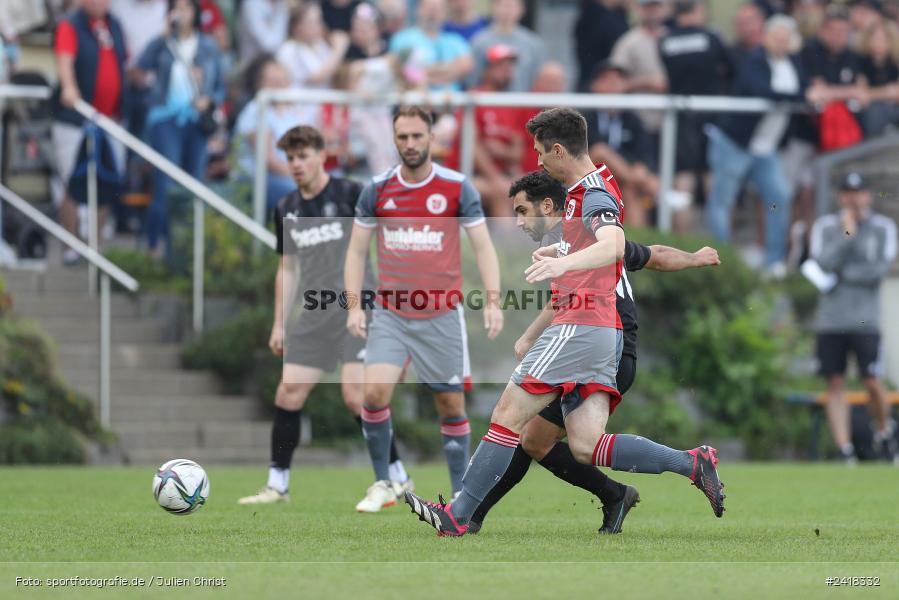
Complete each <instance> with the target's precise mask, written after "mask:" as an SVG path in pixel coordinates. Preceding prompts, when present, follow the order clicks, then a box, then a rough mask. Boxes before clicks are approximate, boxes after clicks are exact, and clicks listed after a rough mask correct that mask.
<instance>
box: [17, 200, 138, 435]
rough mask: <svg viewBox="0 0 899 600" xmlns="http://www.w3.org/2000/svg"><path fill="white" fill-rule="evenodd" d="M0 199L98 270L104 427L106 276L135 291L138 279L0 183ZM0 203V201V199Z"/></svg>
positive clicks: (105, 420) (107, 409)
mask: <svg viewBox="0 0 899 600" xmlns="http://www.w3.org/2000/svg"><path fill="white" fill-rule="evenodd" d="M0 199H3V200H5V201H6V202H9V204H10V205H11V206H12V207H13V208H15V209H16V210H18V211H19V212H20V213H22V214H23V215H24V216H25V217H27V218H28V219H30V220H32V221H34V223H36V224H37V225H38V226H40V227H41V228H43V229H44V230H46V231H47V233H49V234H50V235H52V236H53V237H55V238H56V239H58V240H59V241H61V242H62V243H63V244H65V245H67V246H68V247H69V248H71V249H72V250H74V251H75V252H77V253H78V254H80V255H81V256H83V257H84V258H85V259H86V260H87V261H88V263H89V264H91V265H92V266H94V267H95V268H96V269H99V271H100V372H99V379H100V381H99V383H100V423H101V424H102V425H103V427H107V428H108V427H109V425H110V423H111V417H110V413H111V406H110V405H111V401H110V381H109V374H110V345H111V324H110V312H111V307H110V285H109V278H110V277H112V278H113V279H115V280H116V282H117V283H119V284H120V285H122V286H123V287H124V288H125V289H127V290H129V291H131V292H136V291H137V290H138V289H139V287H140V286H139V285H138V283H137V281H136V280H135V279H134V277H132V276H131V275H129V274H128V273H125V272H124V271H123V270H122V269H120V268H118V267H117V266H115V265H114V264H112V263H111V262H109V260H108V259H107V258H106V257H104V256H103V255H102V254H100V253H99V252H97V250H96V249H94V248H91V247H90V246H88V245H87V244H85V243H84V242H82V241H81V240H80V239H78V237H76V236H74V235H72V234H71V233H69V232H68V231H66V230H65V229H63V228H62V227H61V226H60V225H58V224H57V223H56V222H55V221H53V219H51V218H50V217H48V216H47V215H45V214H44V213H42V212H41V211H39V210H38V209H37V208H35V207H34V206H32V205H31V203H29V202H28V201H27V200H25V199H23V198H21V197H20V196H18V195H17V194H16V193H15V192H13V191H12V190H10V189H9V188H8V187H6V186H5V185H3V184H2V183H0ZM0 204H2V202H0Z"/></svg>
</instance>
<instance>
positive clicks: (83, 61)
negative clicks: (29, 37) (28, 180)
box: [52, 0, 127, 264]
mask: <svg viewBox="0 0 899 600" xmlns="http://www.w3.org/2000/svg"><path fill="white" fill-rule="evenodd" d="M126 53H127V49H126V46H125V36H124V33H123V31H122V27H121V25H120V24H119V21H118V19H116V18H115V17H113V16H112V15H111V14H110V13H109V0H81V1H80V3H79V6H78V8H77V9H76V10H75V11H74V12H72V13H70V14H69V15H67V16H66V17H65V18H64V19H63V20H62V21H60V23H59V25H58V26H57V28H56V34H55V40H54V54H55V57H56V69H57V73H58V75H59V93H58V95H57V96H56V97H55V98H54V111H53V114H54V123H53V127H52V136H53V149H54V151H55V159H56V167H57V173H58V175H59V178H58V180H56V181H55V183H56V185H55V186H54V194H53V195H54V202H55V203H57V204H58V205H59V211H60V221H61V222H62V225H63V227H65V228H66V230H67V231H68V232H69V233H71V234H73V235H76V236H77V235H78V230H79V227H78V212H79V211H78V206H77V205H76V203H75V199H74V198H73V197H72V195H71V194H70V193H69V192H68V190H67V188H69V184H70V181H69V179H70V178H71V177H72V175H73V173H75V171H76V167H77V166H78V164H79V162H80V161H79V157H80V156H83V152H84V150H83V146H84V137H85V136H84V118H83V117H82V116H81V115H80V114H79V113H78V112H76V111H75V110H74V109H73V108H72V107H73V106H74V104H75V102H76V101H77V100H79V99H83V100H84V101H85V102H87V103H88V104H90V105H92V106H93V107H94V108H95V109H97V111H98V112H100V113H101V114H104V115H106V116H108V117H111V118H113V119H119V118H120V117H121V116H122V114H124V112H125V108H126V107H124V106H123V99H124V97H123V94H122V88H123V85H124V79H125V60H126ZM98 135H99V138H98V142H99V143H100V144H99V145H100V147H99V148H97V152H98V153H99V156H100V162H101V164H102V167H103V168H102V170H103V171H104V172H109V174H110V176H111V178H112V179H116V180H117V181H116V183H118V179H119V178H120V177H121V173H122V169H123V168H124V160H125V150H124V147H123V146H122V145H121V144H118V143H116V142H114V141H112V140H110V139H109V138H108V137H107V136H105V135H102V134H98ZM107 159H108V160H107ZM99 196H101V198H100V199H101V200H102V199H103V198H105V197H106V194H101V195H99ZM80 200H83V199H82V198H79V201H80ZM107 213H108V207H101V210H100V215H99V219H100V222H101V224H102V222H103V220H104V219H105V217H106V214H107ZM77 260H78V255H77V253H76V252H75V251H74V250H72V249H71V248H69V249H67V250H66V251H65V252H64V253H63V261H64V262H65V263H66V264H71V263H73V262H75V261H77Z"/></svg>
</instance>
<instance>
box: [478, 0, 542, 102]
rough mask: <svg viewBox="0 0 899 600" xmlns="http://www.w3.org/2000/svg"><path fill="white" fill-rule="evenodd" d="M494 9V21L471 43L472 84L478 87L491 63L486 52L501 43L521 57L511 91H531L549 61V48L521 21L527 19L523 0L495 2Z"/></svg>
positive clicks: (492, 7)
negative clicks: (547, 52)
mask: <svg viewBox="0 0 899 600" xmlns="http://www.w3.org/2000/svg"><path fill="white" fill-rule="evenodd" d="M491 9H492V15H493V20H492V21H491V23H490V27H487V28H486V29H484V30H483V31H481V32H480V33H478V34H477V35H476V36H474V38H473V39H472V40H471V51H472V55H473V57H474V71H472V73H471V76H470V79H469V83H470V84H471V85H477V83H478V82H480V81H481V77H482V76H483V72H484V69H485V68H486V67H487V63H488V61H487V51H488V50H489V49H490V48H492V47H493V46H496V45H497V44H502V45H504V46H508V47H509V48H512V49H513V50H514V51H515V54H516V55H517V56H518V59H517V62H516V64H515V76H514V78H513V79H512V85H511V87H510V88H509V91H510V92H526V91H527V90H529V89H531V86H532V85H533V84H534V79H535V78H536V77H537V71H538V70H539V69H540V65H542V64H543V61H544V60H546V46H545V45H544V44H543V40H541V39H540V38H539V37H538V36H537V34H536V33H534V32H533V31H531V30H530V29H528V28H526V27H524V26H522V25H521V23H520V21H521V18H522V17H523V16H524V2H523V1H522V0H492V4H491Z"/></svg>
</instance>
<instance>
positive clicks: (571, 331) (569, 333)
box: [534, 325, 577, 379]
mask: <svg viewBox="0 0 899 600" xmlns="http://www.w3.org/2000/svg"><path fill="white" fill-rule="evenodd" d="M567 327H568V329H567V330H566V331H564V332H562V334H561V335H560V336H559V337H560V339H561V340H562V343H561V344H558V345H557V346H556V349H555V350H553V352H552V354H551V355H550V356H549V357H547V359H546V361H544V363H543V366H542V367H541V368H540V370H539V371H538V372H537V373H535V374H534V377H536V378H537V379H540V378H541V377H543V374H544V373H545V372H546V369H547V368H549V365H551V364H552V362H553V361H554V360H555V359H556V357H557V356H559V353H560V352H561V351H562V348H564V347H565V344H567V343H568V340H570V339H571V338H573V337H574V332H575V330H576V329H577V325H567Z"/></svg>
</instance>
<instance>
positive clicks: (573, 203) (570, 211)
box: [565, 198, 577, 221]
mask: <svg viewBox="0 0 899 600" xmlns="http://www.w3.org/2000/svg"><path fill="white" fill-rule="evenodd" d="M575 208H577V200H575V199H574V198H569V200H568V207H567V208H566V209H565V220H566V221H570V220H571V219H572V218H573V217H574V209H575Z"/></svg>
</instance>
